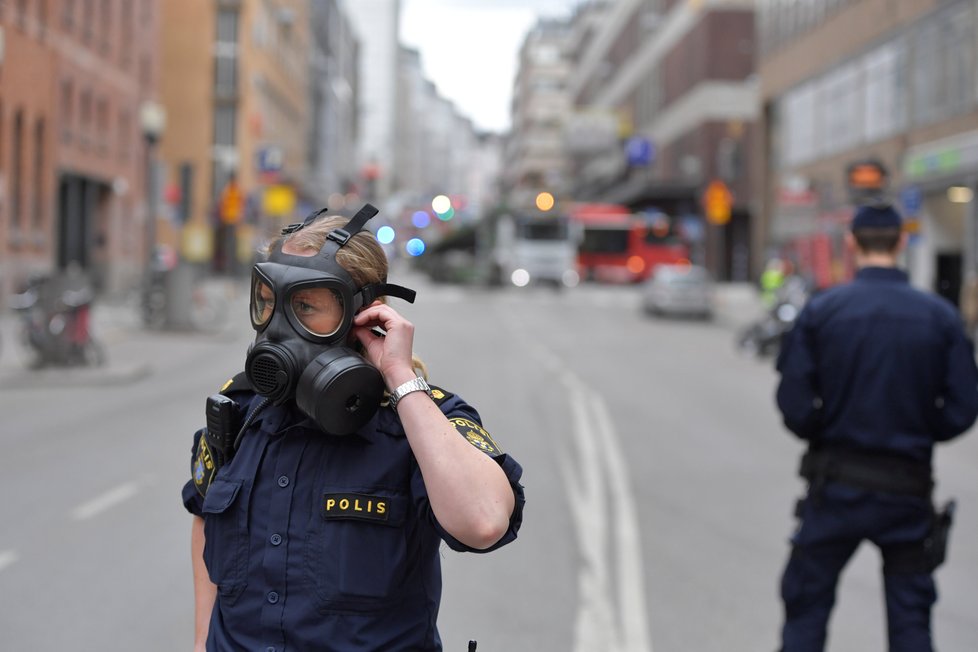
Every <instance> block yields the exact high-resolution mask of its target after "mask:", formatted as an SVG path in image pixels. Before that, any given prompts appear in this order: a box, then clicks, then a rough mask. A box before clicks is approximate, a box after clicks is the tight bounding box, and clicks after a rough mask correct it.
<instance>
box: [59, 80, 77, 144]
mask: <svg viewBox="0 0 978 652" xmlns="http://www.w3.org/2000/svg"><path fill="white" fill-rule="evenodd" d="M74 110H75V91H74V87H73V86H72V84H71V81H70V80H67V79H66V80H64V81H63V82H61V142H63V143H65V144H67V143H70V142H71V129H72V127H73V126H74V120H75V115H74Z"/></svg>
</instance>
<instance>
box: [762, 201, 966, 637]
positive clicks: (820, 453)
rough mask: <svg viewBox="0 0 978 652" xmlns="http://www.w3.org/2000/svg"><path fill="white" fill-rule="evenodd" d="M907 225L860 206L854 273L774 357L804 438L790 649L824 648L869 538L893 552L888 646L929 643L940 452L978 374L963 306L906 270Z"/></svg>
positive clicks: (785, 589) (787, 576)
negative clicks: (848, 571) (841, 591)
mask: <svg viewBox="0 0 978 652" xmlns="http://www.w3.org/2000/svg"><path fill="white" fill-rule="evenodd" d="M901 226H902V225H901V219H900V216H899V215H898V214H897V212H896V211H895V210H894V209H893V208H892V207H890V206H887V205H881V204H874V205H869V206H862V207H860V208H858V209H857V211H856V213H855V216H854V217H853V220H852V224H851V232H849V233H847V234H846V240H847V245H848V246H849V247H851V248H852V249H853V251H854V254H855V260H856V265H857V267H858V271H857V273H856V277H855V279H854V280H853V281H852V282H851V283H848V284H845V285H842V286H839V287H836V288H833V289H831V290H829V291H827V292H824V293H822V294H821V295H819V296H817V297H815V298H814V299H812V300H811V302H810V303H809V304H808V305H807V306H806V307H805V308H804V310H803V311H802V312H801V314H800V315H799V317H798V320H797V322H796V324H795V326H794V328H793V329H792V330H791V331H790V332H789V333H788V335H787V336H786V338H785V341H784V344H783V347H782V350H781V354H780V356H779V358H778V371H779V372H780V374H781V381H780V384H779V386H778V390H777V404H778V408H779V409H780V410H781V413H782V415H783V417H784V423H785V425H786V426H787V427H788V429H789V430H791V431H792V432H793V433H794V434H796V435H797V436H798V437H800V438H802V439H804V440H806V441H807V442H808V450H807V452H806V453H805V455H804V457H803V458H802V463H801V475H802V476H803V477H804V478H805V479H806V480H807V481H808V492H807V495H806V496H805V497H804V498H803V499H802V500H800V501H799V503H798V505H797V510H796V516H797V517H798V518H799V520H800V524H799V527H798V529H797V531H796V532H795V534H794V536H793V537H792V550H791V555H790V558H789V560H788V563H787V566H786V568H785V570H784V575H783V577H782V581H781V595H782V599H783V601H784V608H785V621H784V627H783V630H782V652H810V651H815V650H823V649H824V647H825V641H826V627H827V624H828V620H829V615H830V614H831V611H832V606H833V604H834V602H835V591H836V584H837V582H838V579H839V574H840V573H841V572H842V569H843V568H844V567H845V565H846V563H847V562H848V561H849V559H850V558H851V557H852V555H853V553H855V551H856V549H857V547H858V546H859V544H860V543H861V542H862V540H863V539H867V540H869V541H872V542H873V543H874V544H875V545H876V546H877V547H878V548H879V550H880V553H881V555H882V558H883V582H884V588H885V596H886V614H887V623H888V638H889V649H890V651H891V652H929V651H930V650H932V649H933V645H932V642H931V625H930V622H931V608H932V606H933V605H934V603H935V602H936V600H937V591H936V587H935V584H934V579H933V576H932V573H933V571H934V569H935V568H937V566H938V565H940V563H941V562H942V561H943V559H944V553H945V550H946V545H947V534H948V530H949V528H950V522H951V515H952V512H953V502H951V503H949V504H948V505H946V506H945V507H944V508H943V509H941V510H936V509H935V508H934V506H933V503H932V496H931V493H932V489H933V480H932V475H931V457H932V451H933V447H934V443H935V442H941V441H947V440H949V439H952V438H954V437H956V436H958V435H960V434H962V433H963V432H965V431H966V430H968V428H970V427H971V425H972V424H973V423H974V421H975V418H976V416H978V369H976V367H975V357H974V351H973V349H972V346H971V344H970V342H969V340H968V339H967V338H966V337H965V334H964V331H963V328H962V325H961V320H960V318H959V316H958V314H957V312H956V311H955V309H954V307H953V306H952V305H951V304H950V303H948V302H946V301H945V300H944V299H941V298H939V297H937V296H935V295H931V294H927V293H924V292H921V291H919V290H916V289H913V288H911V287H910V285H909V283H908V278H907V275H906V274H905V273H904V272H903V271H901V270H899V269H897V267H896V264H897V258H898V256H899V254H900V252H901V251H902V250H903V248H904V247H905V246H906V234H905V233H904V232H902V229H901Z"/></svg>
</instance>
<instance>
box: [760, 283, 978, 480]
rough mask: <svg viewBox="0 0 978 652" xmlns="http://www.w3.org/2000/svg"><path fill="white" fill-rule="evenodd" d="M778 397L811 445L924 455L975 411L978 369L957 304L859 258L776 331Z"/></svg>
mask: <svg viewBox="0 0 978 652" xmlns="http://www.w3.org/2000/svg"><path fill="white" fill-rule="evenodd" d="M778 371H780V372H781V383H780V385H779V387H778V391H777V402H778V407H779V408H780V410H781V412H782V414H783V416H784V422H785V425H786V426H787V427H788V428H789V429H790V430H791V431H792V432H794V433H795V434H796V435H798V436H799V437H801V438H803V439H806V440H809V441H810V442H811V443H812V444H816V445H821V444H825V445H829V446H832V445H836V446H841V447H845V448H852V449H858V450H866V451H885V452H889V453H894V454H896V455H899V456H904V457H907V458H908V459H912V460H917V461H920V462H927V463H929V462H930V460H931V453H932V450H933V444H934V442H935V441H944V440H947V439H951V438H952V437H955V436H957V435H960V434H961V433H963V432H964V431H966V430H967V429H968V428H970V427H971V425H972V424H973V423H974V421H975V418H976V416H978V369H976V367H975V356H974V351H973V348H972V345H971V343H970V342H969V341H968V339H967V338H966V337H965V334H964V330H963V328H962V326H961V320H960V318H959V317H958V314H957V312H956V311H955V309H954V306H952V305H951V304H950V303H948V302H947V301H946V300H944V299H942V298H940V297H938V296H936V295H932V294H928V293H925V292H921V291H919V290H916V289H914V288H912V287H911V286H910V284H909V283H908V280H907V275H906V274H905V273H904V272H902V271H900V270H898V269H890V268H882V267H867V268H863V269H861V270H859V272H858V273H857V274H856V278H855V280H854V281H853V282H852V283H848V284H846V285H842V286H839V287H836V288H833V289H831V290H828V291H826V292H824V293H822V294H820V295H818V296H816V297H814V298H813V299H812V300H811V301H810V302H809V303H808V305H806V306H805V308H804V309H803V310H802V311H801V314H800V315H799V316H798V320H797V322H796V323H795V325H794V327H793V328H792V330H791V331H790V332H789V333H788V334H787V335H786V336H785V339H784V342H783V345H782V349H781V353H780V355H779V357H778Z"/></svg>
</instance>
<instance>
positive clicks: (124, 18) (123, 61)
mask: <svg viewBox="0 0 978 652" xmlns="http://www.w3.org/2000/svg"><path fill="white" fill-rule="evenodd" d="M132 30H133V24H132V2H131V0H126V1H125V2H123V3H122V15H121V16H120V18H119V63H120V65H121V66H122V67H123V68H125V69H128V68H129V64H130V63H132Z"/></svg>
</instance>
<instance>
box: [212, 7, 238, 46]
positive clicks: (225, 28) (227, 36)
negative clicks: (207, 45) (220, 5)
mask: <svg viewBox="0 0 978 652" xmlns="http://www.w3.org/2000/svg"><path fill="white" fill-rule="evenodd" d="M217 42H218V43H237V42H238V11H237V10H236V9H219V10H218V12H217Z"/></svg>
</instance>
